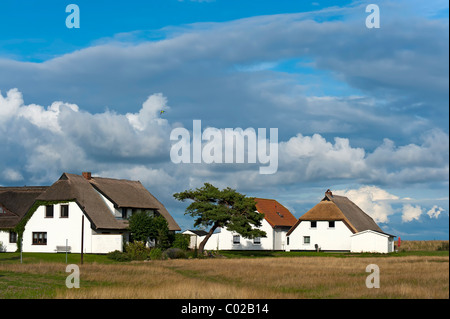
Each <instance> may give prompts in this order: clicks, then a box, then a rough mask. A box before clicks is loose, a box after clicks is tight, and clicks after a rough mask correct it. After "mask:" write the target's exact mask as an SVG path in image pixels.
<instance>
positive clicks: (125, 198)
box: [89, 177, 181, 230]
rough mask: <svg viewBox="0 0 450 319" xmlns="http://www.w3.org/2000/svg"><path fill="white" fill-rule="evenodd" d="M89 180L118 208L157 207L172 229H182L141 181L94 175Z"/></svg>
mask: <svg viewBox="0 0 450 319" xmlns="http://www.w3.org/2000/svg"><path fill="white" fill-rule="evenodd" d="M89 182H90V183H91V185H92V186H94V188H95V189H97V190H98V191H99V192H100V193H102V194H103V196H105V197H106V198H108V199H109V200H111V202H113V203H114V206H116V207H118V208H140V209H155V210H157V211H158V213H160V214H161V215H162V216H163V217H164V218H165V219H166V220H167V223H168V224H169V229H170V230H181V228H180V227H179V226H178V224H177V223H176V222H175V220H174V219H173V217H172V216H171V215H170V214H169V212H168V211H167V209H166V208H165V207H164V205H163V204H162V203H161V202H160V201H159V200H158V199H156V197H155V196H153V195H152V194H151V193H150V192H149V191H148V190H147V189H146V188H145V187H144V186H143V185H142V184H141V182H139V181H130V180H125V179H112V178H103V177H92V178H91V179H90V180H89Z"/></svg>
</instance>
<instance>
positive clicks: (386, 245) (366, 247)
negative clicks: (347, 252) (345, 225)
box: [351, 230, 394, 253]
mask: <svg viewBox="0 0 450 319" xmlns="http://www.w3.org/2000/svg"><path fill="white" fill-rule="evenodd" d="M393 251H394V238H393V237H392V236H388V235H386V234H381V233H378V232H374V231H370V230H369V231H363V232H360V233H356V234H354V235H352V236H351V252H355V253H360V252H372V253H390V252H393Z"/></svg>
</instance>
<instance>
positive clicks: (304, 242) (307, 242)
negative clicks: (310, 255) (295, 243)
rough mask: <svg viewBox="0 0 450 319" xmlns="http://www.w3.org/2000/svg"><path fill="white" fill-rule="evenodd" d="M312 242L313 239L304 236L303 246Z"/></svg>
mask: <svg viewBox="0 0 450 319" xmlns="http://www.w3.org/2000/svg"><path fill="white" fill-rule="evenodd" d="M310 242H311V238H310V237H309V236H303V244H307V245H308V244H309V243H310Z"/></svg>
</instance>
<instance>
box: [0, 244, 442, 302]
mask: <svg viewBox="0 0 450 319" xmlns="http://www.w3.org/2000/svg"><path fill="white" fill-rule="evenodd" d="M228 254H229V255H228V256H226V257H222V258H206V259H174V260H157V261H149V262H125V263H119V262H113V261H111V260H109V259H108V258H107V257H106V256H102V255H85V256H84V264H83V265H80V286H81V287H80V288H79V289H76V288H72V289H68V288H67V287H66V286H65V280H66V277H67V276H68V275H69V273H66V272H65V269H66V263H65V255H64V254H31V253H29V254H24V258H23V263H20V260H19V255H18V254H17V253H2V254H0V298H64V299H65V298H90V299H91V298H102V299H104V298H114V299H116V298H183V299H200V298H208V299H209V298H227V299H228V298H239V299H247V298H254V299H260V298H263V299H275V298H276V299H278V298H283V299H291V298H326V299H333V298H344V299H349V298H352V299H353V298H401V299H404V298H405V299H406V298H420V299H428V298H431V299H448V298H449V256H448V251H418V252H417V251H414V252H413V251H408V252H400V253H393V254H389V255H377V254H365V255H361V254H343V253H342V254H336V253H335V254H331V253H319V254H317V253H315V254H312V253H299V252H297V253H295V252H292V253H272V252H271V254H269V253H266V254H265V255H264V254H263V253H259V254H258V253H257V252H247V253H245V254H244V253H241V254H239V253H233V254H231V253H228ZM223 255H226V254H225V253H224V254H223ZM68 257H69V260H68V263H69V264H70V263H76V264H79V261H80V255H77V254H69V256H68ZM369 264H376V265H378V267H379V269H380V288H378V289H377V288H372V289H368V288H367V287H366V285H365V281H366V278H367V276H368V275H369V273H367V272H366V267H367V265H369Z"/></svg>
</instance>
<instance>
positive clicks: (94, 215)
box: [0, 172, 180, 253]
mask: <svg viewBox="0 0 450 319" xmlns="http://www.w3.org/2000/svg"><path fill="white" fill-rule="evenodd" d="M138 210H145V211H149V212H152V213H154V214H160V215H162V216H163V217H164V218H165V219H166V220H167V222H168V225H169V230H171V231H176V230H180V227H179V226H178V224H177V223H176V222H175V220H174V219H173V218H172V216H171V215H170V214H169V212H168V211H167V210H166V208H165V207H164V205H163V204H161V203H160V202H159V201H158V200H157V199H156V198H155V197H154V196H153V195H152V194H150V193H149V192H148V191H147V190H146V189H145V188H144V186H143V185H142V184H141V183H140V182H139V181H129V180H123V179H120V180H119V179H112V178H102V177H93V176H91V173H89V172H84V173H83V174H82V175H75V174H68V173H64V174H62V176H61V177H60V179H59V180H58V181H56V182H55V183H54V184H53V185H52V186H50V187H48V188H47V189H45V191H43V192H42V193H41V194H39V195H38V196H37V197H36V198H35V201H34V204H33V206H32V207H31V208H30V209H29V210H28V211H27V212H26V214H25V215H24V216H23V217H22V219H25V220H26V225H25V230H24V232H23V246H22V247H23V251H24V252H56V251H57V250H58V249H59V250H64V248H63V247H65V246H66V243H67V245H68V246H70V251H71V252H75V253H80V252H81V251H82V246H83V252H84V253H108V252H111V251H114V250H120V251H122V247H123V244H124V243H125V242H126V241H128V240H129V232H128V230H127V226H128V221H127V220H126V218H127V217H129V216H131V214H132V213H133V212H135V211H138ZM1 223H2V222H1V220H0V227H1ZM16 247H17V246H16ZM8 250H12V247H11V248H8Z"/></svg>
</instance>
